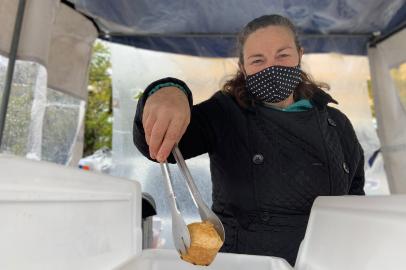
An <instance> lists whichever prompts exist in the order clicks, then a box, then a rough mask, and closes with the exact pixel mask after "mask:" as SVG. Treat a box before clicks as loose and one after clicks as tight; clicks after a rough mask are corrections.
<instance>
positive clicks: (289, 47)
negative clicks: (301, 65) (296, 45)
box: [276, 46, 292, 53]
mask: <svg viewBox="0 0 406 270" xmlns="http://www.w3.org/2000/svg"><path fill="white" fill-rule="evenodd" d="M286 49H292V47H291V46H285V47H282V48H280V49H279V50H277V51H276V53H279V52H281V51H283V50H286Z"/></svg>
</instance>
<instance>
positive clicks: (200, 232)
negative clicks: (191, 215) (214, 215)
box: [181, 221, 223, 265]
mask: <svg viewBox="0 0 406 270" xmlns="http://www.w3.org/2000/svg"><path fill="white" fill-rule="evenodd" d="M187 227H188V229H189V233H190V240H191V241H190V242H191V243H190V248H189V249H188V250H187V253H186V254H183V255H182V256H181V258H182V259H183V260H185V261H187V262H190V263H193V264H197V265H209V264H210V263H211V262H212V261H213V260H214V258H215V257H216V255H217V253H218V251H219V250H220V248H221V246H222V245H223V241H221V238H220V236H219V235H218V233H217V231H216V230H215V229H214V226H213V224H212V223H210V222H209V221H204V222H196V223H191V224H189V225H188V226H187Z"/></svg>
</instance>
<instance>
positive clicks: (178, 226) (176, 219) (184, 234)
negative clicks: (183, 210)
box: [161, 145, 225, 255]
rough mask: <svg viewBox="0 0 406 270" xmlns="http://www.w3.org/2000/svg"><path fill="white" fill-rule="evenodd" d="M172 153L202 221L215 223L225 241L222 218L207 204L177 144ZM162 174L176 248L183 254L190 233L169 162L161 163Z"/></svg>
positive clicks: (186, 248)
mask: <svg viewBox="0 0 406 270" xmlns="http://www.w3.org/2000/svg"><path fill="white" fill-rule="evenodd" d="M172 154H173V156H174V158H175V160H176V163H177V164H178V167H179V169H180V171H181V172H182V175H183V177H184V178H185V179H186V183H187V186H188V188H189V191H190V194H191V196H192V199H193V201H194V203H195V205H196V207H197V209H198V211H199V214H200V218H201V220H202V221H206V220H207V221H209V222H211V223H212V224H213V225H214V229H215V230H216V231H217V233H218V234H219V236H220V238H221V240H222V241H223V242H224V238H225V235H224V227H223V224H222V223H221V221H220V219H219V218H218V217H217V215H216V214H214V212H213V211H212V210H211V209H210V208H209V207H208V206H207V205H206V203H205V202H204V201H203V199H202V196H201V195H200V192H199V190H198V189H197V186H196V184H195V182H194V180H193V177H192V175H191V174H190V171H189V169H188V167H187V165H186V162H185V160H184V159H183V156H182V153H181V152H180V150H179V148H178V146H177V145H175V146H174V148H173V150H172ZM161 169H162V174H163V175H164V180H165V190H166V193H167V196H168V201H169V205H170V208H171V215H172V237H173V242H174V245H175V248H176V250H177V251H178V252H179V253H180V255H182V254H186V252H187V250H188V248H190V234H189V230H188V228H187V226H186V223H185V221H184V220H183V218H182V215H181V214H180V211H179V208H178V206H177V203H176V196H175V194H174V192H173V189H172V180H171V179H172V178H171V174H170V171H169V166H168V163H167V162H166V161H165V162H163V163H161Z"/></svg>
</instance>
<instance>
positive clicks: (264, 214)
mask: <svg viewBox="0 0 406 270" xmlns="http://www.w3.org/2000/svg"><path fill="white" fill-rule="evenodd" d="M269 218H270V216H269V212H267V211H263V212H261V220H262V221H268V220H269Z"/></svg>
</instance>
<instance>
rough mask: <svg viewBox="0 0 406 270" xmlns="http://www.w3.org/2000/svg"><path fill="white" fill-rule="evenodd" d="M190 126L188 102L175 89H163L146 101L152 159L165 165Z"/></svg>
mask: <svg viewBox="0 0 406 270" xmlns="http://www.w3.org/2000/svg"><path fill="white" fill-rule="evenodd" d="M189 123H190V107H189V101H188V99H187V96H186V95H185V93H183V92H182V90H180V89H178V88H176V87H163V88H161V89H159V90H158V91H157V92H156V93H154V94H152V95H151V96H150V97H149V98H148V99H147V101H146V103H145V106H144V112H143V115H142V124H143V126H144V131H145V140H146V141H147V144H148V145H149V154H150V156H151V158H152V159H156V160H157V161H159V162H163V161H165V160H166V158H167V157H168V156H169V154H170V153H171V151H172V148H173V147H174V145H175V144H176V143H178V142H179V141H180V139H181V138H182V136H183V134H184V133H185V131H186V128H187V126H188V125H189Z"/></svg>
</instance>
